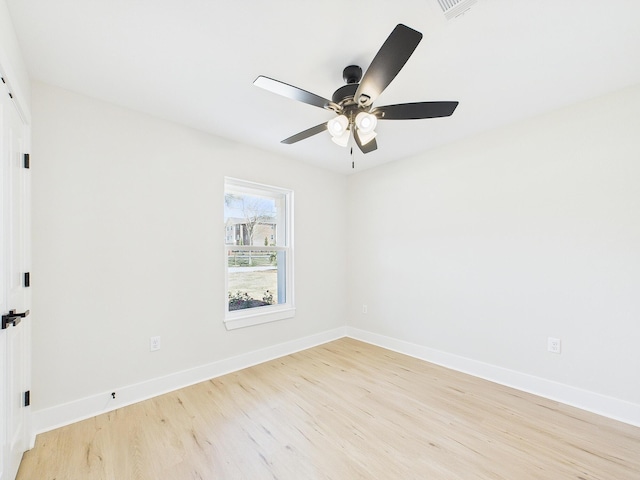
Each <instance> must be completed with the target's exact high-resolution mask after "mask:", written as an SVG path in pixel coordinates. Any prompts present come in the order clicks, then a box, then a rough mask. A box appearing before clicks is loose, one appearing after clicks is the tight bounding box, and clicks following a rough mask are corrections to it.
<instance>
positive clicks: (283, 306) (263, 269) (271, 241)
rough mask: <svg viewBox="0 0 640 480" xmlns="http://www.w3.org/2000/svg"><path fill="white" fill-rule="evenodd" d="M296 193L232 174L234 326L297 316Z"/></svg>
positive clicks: (229, 277)
mask: <svg viewBox="0 0 640 480" xmlns="http://www.w3.org/2000/svg"><path fill="white" fill-rule="evenodd" d="M292 202H293V192H291V191H290V190H286V189H283V188H279V187H271V186H267V185H260V184H256V183H252V182H247V181H244V180H237V179H231V178H226V179H225V190H224V222H225V242H224V243H225V254H226V268H227V273H226V287H227V288H226V290H227V292H226V293H227V303H226V305H227V306H226V316H225V322H226V325H227V327H228V328H239V327H244V326H248V325H254V324H257V323H264V322H269V321H273V320H281V319H284V318H289V317H292V316H293V313H294V311H293V248H292V243H293V242H292V240H293V229H292V211H293V205H292Z"/></svg>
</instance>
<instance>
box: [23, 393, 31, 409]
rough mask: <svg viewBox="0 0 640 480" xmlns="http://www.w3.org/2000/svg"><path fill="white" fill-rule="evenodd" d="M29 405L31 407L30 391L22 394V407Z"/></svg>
mask: <svg viewBox="0 0 640 480" xmlns="http://www.w3.org/2000/svg"><path fill="white" fill-rule="evenodd" d="M29 405H31V390H27V391H26V392H24V406H25V407H28V406H29Z"/></svg>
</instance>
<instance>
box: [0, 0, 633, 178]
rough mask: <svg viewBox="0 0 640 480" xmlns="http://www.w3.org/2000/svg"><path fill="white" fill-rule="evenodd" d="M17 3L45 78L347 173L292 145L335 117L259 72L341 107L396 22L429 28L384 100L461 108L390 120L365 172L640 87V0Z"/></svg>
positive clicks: (32, 64)
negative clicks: (452, 10) (263, 82)
mask: <svg viewBox="0 0 640 480" xmlns="http://www.w3.org/2000/svg"><path fill="white" fill-rule="evenodd" d="M6 2H7V4H8V6H9V10H10V12H11V15H12V19H13V21H14V25H15V29H16V31H17V35H18V40H19V42H20V45H21V48H22V52H23V56H24V58H25V62H26V63H27V67H28V70H29V73H30V75H31V77H32V79H35V80H39V81H42V82H45V83H48V84H52V85H57V86H60V87H63V88H67V89H69V90H73V91H76V92H80V93H83V94H86V95H90V96H92V97H96V98H99V99H103V100H106V101H109V102H113V103H116V104H119V105H122V106H125V107H129V108H132V109H135V110H138V111H141V112H146V113H149V114H151V115H154V116H157V117H161V118H164V119H168V120H172V121H175V122H178V123H181V124H184V125H188V126H191V127H194V128H196V129H199V130H203V131H206V132H211V133H213V134H216V135H220V136H223V137H227V138H231V139H234V140H237V141H240V142H244V143H247V144H251V145H255V146H257V147H260V148H262V149H266V150H270V151H273V152H276V153H278V154H281V155H287V156H291V157H293V158H296V159H299V160H300V161H304V162H308V163H312V164H315V165H318V166H321V167H324V168H329V169H332V170H335V171H338V172H343V173H349V172H350V171H351V158H350V155H349V151H348V149H343V148H341V147H339V146H337V145H335V144H334V143H333V142H331V141H330V137H329V134H328V133H327V132H324V133H322V134H319V135H316V136H314V137H311V138H309V139H307V140H304V141H302V142H299V143H297V144H294V145H282V144H280V143H279V142H280V140H282V139H284V138H286V137H289V136H291V135H293V134H295V133H298V132H299V131H302V130H305V129H307V128H309V127H311V126H314V125H317V124H319V123H322V122H323V121H326V120H328V119H330V118H332V116H333V114H332V113H331V112H329V111H326V110H322V109H320V108H317V107H313V106H310V105H306V104H303V103H299V102H295V101H293V100H290V99H287V98H284V97H280V96H278V95H275V94H273V93H270V92H267V91H265V90H262V89H260V88H257V87H255V86H254V85H253V80H254V79H255V78H256V77H257V76H258V75H266V76H269V77H272V78H275V79H278V80H281V81H283V82H286V83H289V84H293V85H295V86H298V87H300V88H303V89H305V90H309V91H311V92H313V93H316V94H318V95H320V96H323V97H326V98H331V95H332V93H333V91H334V90H336V89H337V88H338V87H340V86H342V85H343V80H342V70H343V68H344V67H345V66H347V65H350V64H357V65H360V66H361V67H362V68H363V70H366V68H367V67H368V65H369V63H370V62H371V60H372V58H373V57H374V55H375V54H376V52H377V51H378V49H379V48H380V46H381V45H382V43H383V42H384V40H385V39H386V38H387V36H388V35H389V34H390V33H391V31H392V30H393V28H394V27H395V25H396V24H398V23H404V24H406V25H408V26H410V27H412V28H414V29H416V30H418V31H420V32H422V33H423V34H424V38H423V40H422V42H421V43H420V45H419V46H418V48H417V50H416V51H415V53H414V54H413V56H412V57H411V58H410V59H409V61H408V62H407V64H406V66H405V67H404V69H403V70H402V71H401V72H400V74H399V75H398V76H397V77H396V79H395V80H394V81H393V83H392V84H391V85H390V86H389V87H388V89H387V90H385V92H384V93H383V94H382V95H381V96H380V98H379V99H378V100H377V102H376V105H385V104H394V103H404V102H416V101H431V100H458V101H459V102H460V105H459V107H458V109H457V110H456V112H455V113H454V114H453V116H452V117H449V118H442V119H428V120H406V121H387V122H380V123H379V124H378V128H377V131H378V138H377V140H378V150H377V151H375V152H373V153H370V154H367V155H366V156H365V155H362V154H361V153H360V152H359V151H357V148H356V149H354V160H355V162H356V168H357V170H362V169H364V168H368V167H371V166H374V165H378V164H381V163H384V162H388V161H392V160H396V159H400V158H403V157H406V156H411V155H414V154H416V153H419V152H422V151H426V150H429V149H431V148H434V147H435V146H438V145H442V144H444V143H447V142H451V141H454V140H457V139H460V138H463V137H466V136H469V135H473V134H475V133H478V132H480V131H483V130H487V129H491V128H495V127H497V126H500V125H504V124H507V123H511V122H514V121H517V120H519V119H523V118H526V117H530V116H532V115H536V114H540V113H542V112H545V111H549V110H552V109H556V108H559V107H561V106H564V105H568V104H571V103H574V102H577V101H580V100H584V99H587V98H591V97H594V96H598V95H602V94H604V93H607V92H609V91H613V90H617V89H620V88H622V87H625V86H629V85H633V84H639V83H640V2H638V1H637V0H606V1H605V0H561V1H558V0H537V1H524V0H478V1H477V3H476V4H475V5H474V6H473V7H472V8H471V9H470V10H469V11H468V12H467V13H465V14H464V15H463V16H461V17H458V18H456V19H454V20H451V21H447V20H446V19H445V17H444V15H443V13H442V11H441V10H440V7H439V5H438V2H437V0H403V1H396V2H390V1H388V0H387V1H385V0H366V1H365V0H340V1H339V0H324V1H322V2H317V1H316V2H310V1H306V0H271V1H268V2H267V1H264V0H236V1H225V2H223V1H220V0H217V1H216V0H6ZM212 161H213V159H212Z"/></svg>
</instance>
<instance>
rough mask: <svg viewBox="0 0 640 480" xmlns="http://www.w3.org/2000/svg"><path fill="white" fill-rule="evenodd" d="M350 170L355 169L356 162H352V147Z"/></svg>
mask: <svg viewBox="0 0 640 480" xmlns="http://www.w3.org/2000/svg"><path fill="white" fill-rule="evenodd" d="M351 168H354V169H355V168H356V162H354V161H353V147H351Z"/></svg>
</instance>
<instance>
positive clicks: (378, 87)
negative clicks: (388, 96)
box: [353, 24, 422, 106]
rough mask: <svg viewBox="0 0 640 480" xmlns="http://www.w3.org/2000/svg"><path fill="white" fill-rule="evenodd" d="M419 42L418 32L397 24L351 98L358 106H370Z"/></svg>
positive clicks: (394, 76)
mask: <svg viewBox="0 0 640 480" xmlns="http://www.w3.org/2000/svg"><path fill="white" fill-rule="evenodd" d="M420 40H422V34H421V33H420V32H417V31H415V30H413V29H411V28H409V27H407V26H405V25H402V24H398V25H397V26H396V28H394V29H393V32H391V35H389V38H387V40H386V41H385V42H384V44H383V45H382V47H380V50H379V51H378V53H377V54H376V56H375V57H374V59H373V61H372V62H371V65H369V68H368V69H367V71H366V73H365V74H364V77H362V81H361V82H360V85H359V86H358V90H356V94H355V96H354V97H353V98H354V99H355V100H356V101H357V102H358V103H360V105H365V106H366V105H371V103H373V101H374V100H375V99H376V98H378V96H379V95H380V94H381V93H382V91H383V90H384V89H385V88H387V87H388V86H389V84H390V83H391V81H392V80H393V79H394V78H396V75H398V72H400V70H401V69H402V67H404V64H405V63H407V60H409V57H410V56H411V54H412V53H413V51H414V50H415V49H416V47H417V46H418V44H419V43H420Z"/></svg>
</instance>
